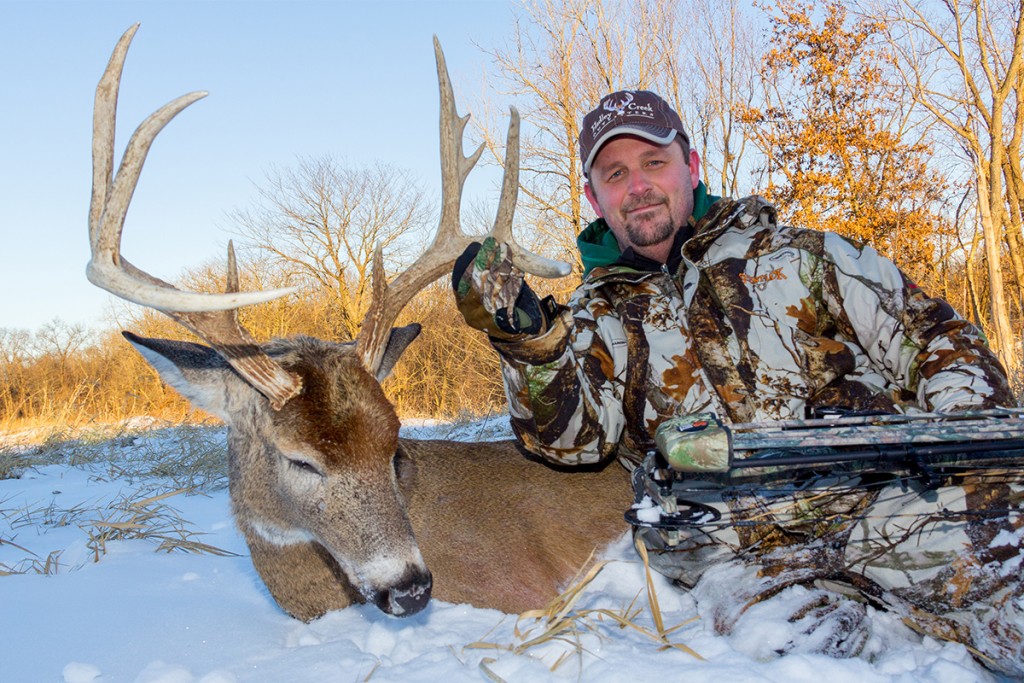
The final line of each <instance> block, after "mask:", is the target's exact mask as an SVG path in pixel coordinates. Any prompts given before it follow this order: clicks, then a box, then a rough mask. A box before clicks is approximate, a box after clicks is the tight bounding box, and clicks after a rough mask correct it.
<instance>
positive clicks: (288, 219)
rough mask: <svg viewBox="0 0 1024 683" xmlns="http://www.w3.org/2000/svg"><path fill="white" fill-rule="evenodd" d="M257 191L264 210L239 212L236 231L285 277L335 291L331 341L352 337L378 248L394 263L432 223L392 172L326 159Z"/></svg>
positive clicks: (410, 186) (406, 183) (272, 178)
mask: <svg viewBox="0 0 1024 683" xmlns="http://www.w3.org/2000/svg"><path fill="white" fill-rule="evenodd" d="M259 193H260V197H261V199H262V202H263V203H262V206H260V207H258V208H256V209H252V210H245V211H239V212H236V213H235V215H234V219H235V222H236V225H237V231H238V233H239V234H240V235H241V236H242V237H243V238H244V240H245V241H246V242H247V244H248V246H251V247H254V248H255V249H256V250H258V251H260V252H262V253H264V254H266V255H268V256H270V257H271V259H272V262H274V263H275V264H276V265H278V266H279V267H280V268H281V269H282V272H283V273H284V274H286V275H287V276H289V277H293V278H295V279H296V280H297V282H298V283H300V284H301V283H305V284H312V286H314V287H317V288H320V289H322V290H323V291H325V292H330V293H331V295H332V299H333V304H334V315H335V320H334V322H333V328H334V329H333V330H332V331H331V333H330V335H329V336H331V337H333V338H335V339H339V340H348V339H354V338H355V335H356V333H357V332H358V326H359V321H360V320H361V319H362V316H363V313H365V311H366V305H367V303H368V302H369V292H370V284H369V282H370V281H369V275H370V269H371V263H372V260H373V250H374V248H375V246H376V245H377V244H378V243H379V244H380V245H381V246H382V247H383V249H384V255H385V260H387V261H388V262H392V261H395V260H397V259H396V258H395V256H396V254H395V252H396V250H397V247H398V245H399V243H400V240H401V239H402V238H403V236H407V235H409V234H410V233H411V232H412V231H414V230H416V229H418V228H420V227H422V226H423V225H425V223H426V221H427V220H428V219H429V216H430V213H431V211H430V206H429V205H428V202H427V201H426V200H425V199H424V196H423V193H422V191H421V190H420V189H419V187H417V185H416V183H414V182H413V181H412V180H411V179H410V177H409V174H408V173H406V172H405V171H402V170H400V169H397V168H394V167H392V166H388V165H385V164H378V165H376V166H373V167H370V168H350V167H345V166H342V165H340V164H338V163H337V162H335V161H334V160H332V159H329V158H326V157H323V158H318V159H306V160H303V161H301V162H300V163H299V164H298V166H297V167H295V168H293V169H288V170H284V171H273V172H271V173H269V174H268V175H267V179H266V183H265V184H264V185H263V186H262V187H260V188H259Z"/></svg>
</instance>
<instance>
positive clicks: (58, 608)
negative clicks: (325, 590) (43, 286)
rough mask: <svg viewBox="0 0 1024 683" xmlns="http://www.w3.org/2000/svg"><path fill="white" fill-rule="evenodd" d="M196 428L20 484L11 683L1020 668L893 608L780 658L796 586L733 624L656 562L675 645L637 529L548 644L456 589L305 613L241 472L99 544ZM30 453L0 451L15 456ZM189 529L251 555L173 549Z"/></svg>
mask: <svg viewBox="0 0 1024 683" xmlns="http://www.w3.org/2000/svg"><path fill="white" fill-rule="evenodd" d="M502 429H503V424H502V421H501V420H500V419H498V420H494V421H490V422H484V423H476V424H474V425H471V426H466V425H459V426H457V427H451V426H447V425H439V424H436V423H419V424H416V425H408V426H407V428H406V434H407V435H414V436H416V437H418V438H456V437H458V438H469V439H481V438H493V437H495V436H500V435H502ZM211 433H212V434H213V437H212V439H213V443H214V445H215V446H217V445H218V444H222V443H223V440H224V437H223V432H222V431H220V430H212V431H211ZM194 438H195V432H194V430H193V431H191V432H188V431H186V430H175V429H158V430H154V431H151V432H147V433H145V434H143V435H142V436H133V437H120V438H118V439H116V440H113V441H111V442H109V443H106V444H103V445H101V446H98V447H97V448H100V449H101V451H102V453H103V454H104V455H103V457H102V458H93V459H88V458H83V457H82V451H83V447H82V446H81V444H75V443H73V442H69V443H68V445H67V447H66V448H67V453H66V457H65V455H62V452H61V451H60V450H58V451H57V452H56V453H55V454H53V455H51V457H50V462H53V463H54V464H46V465H32V466H29V467H26V468H25V469H24V470H23V471H22V473H21V477H20V478H17V479H6V480H0V571H4V570H8V571H9V570H14V573H11V574H10V575H8V576H2V575H0V615H2V618H3V623H4V628H5V631H6V637H5V638H3V639H2V640H0V681H4V682H17V683H22V682H25V683H33V682H35V681H64V682H65V683H91V682H97V683H110V682H113V681H135V682H137V683H238V682H242V681H274V682H276V681H366V680H369V681H409V682H417V681H424V682H427V681H429V682H436V681H445V683H456V682H458V681H488V680H491V681H496V680H504V681H548V680H550V681H588V682H590V681H595V682H604V681H608V682H611V681H616V682H618V681H623V680H630V681H662V680H687V681H719V680H720V681H730V682H733V681H735V682H740V683H743V682H746V681H758V682H764V681H780V682H781V681H784V682H785V683H800V682H802V681H807V682H809V683H810V682H813V683H819V682H820V681H822V680H827V681H829V683H845V682H846V681H849V682H850V683H854V682H857V683H859V682H861V681H868V682H874V681H905V682H907V683H909V682H911V681H924V680H926V681H937V682H940V683H942V682H948V683H963V682H964V681H998V680H1001V679H999V678H998V677H996V676H993V675H992V674H990V673H988V672H987V671H986V670H985V669H983V668H982V667H980V666H979V665H978V664H976V663H975V662H974V661H973V660H972V659H971V657H970V655H969V654H968V653H967V651H966V649H965V648H963V647H962V646H960V645H956V644H951V643H940V642H937V641H935V640H932V639H928V638H925V639H923V640H922V639H921V638H920V637H919V636H917V635H916V634H914V633H913V632H911V631H910V630H908V629H907V628H906V627H905V626H903V625H902V624H901V623H900V622H899V621H898V620H897V619H895V618H894V617H893V616H892V615H889V614H885V613H879V612H873V611H872V612H870V619H871V635H870V637H869V640H868V643H867V645H866V646H865V648H864V652H863V653H862V655H861V656H860V657H858V658H854V659H847V660H838V659H831V658H829V657H826V656H823V655H819V654H808V653H800V652H794V653H791V654H787V655H784V656H777V655H775V654H774V650H775V649H776V648H777V646H778V645H779V644H780V643H783V642H785V641H786V639H787V638H793V637H799V635H800V634H799V633H798V632H797V631H798V629H799V624H792V623H790V622H789V621H788V620H787V615H788V614H790V613H791V612H790V610H789V609H788V608H791V607H792V605H787V604H786V603H787V599H786V597H785V596H780V599H773V600H771V601H767V602H765V603H761V604H758V605H755V606H754V607H752V608H751V611H752V613H754V614H756V618H753V619H745V620H744V621H743V622H742V624H741V626H739V627H737V629H736V630H735V631H734V632H733V634H731V635H730V636H728V637H722V636H717V635H715V634H714V631H713V629H712V627H711V624H710V620H709V619H707V618H702V617H701V613H700V609H699V606H698V604H697V603H696V602H695V600H694V598H693V596H692V595H690V594H688V593H686V592H684V591H682V590H679V589H677V588H674V587H673V586H671V585H670V584H669V583H668V582H666V581H663V580H661V577H658V576H657V575H655V577H654V581H653V585H654V587H655V590H656V595H657V600H658V604H659V606H660V613H661V616H662V618H663V621H664V625H665V628H666V629H671V628H672V627H674V626H677V625H679V628H677V629H675V630H671V632H670V634H669V635H668V636H667V638H668V642H669V643H671V644H673V645H675V647H665V643H664V642H662V641H659V640H657V639H656V638H655V637H653V636H652V635H651V634H652V633H653V632H655V631H656V630H657V626H656V623H655V619H654V617H653V615H652V611H651V609H650V607H649V604H648V600H647V595H646V592H645V585H646V580H645V572H644V567H643V565H642V563H641V562H640V560H639V559H638V558H637V556H636V554H635V553H634V551H633V550H632V547H631V545H630V543H629V540H628V538H626V536H625V535H624V537H623V538H622V539H621V540H620V541H619V542H618V543H616V544H615V545H614V546H613V547H612V548H610V549H608V550H607V551H606V553H605V558H606V559H608V560H609V563H608V564H607V565H605V567H604V568H603V570H602V571H601V572H600V573H599V574H598V575H597V576H596V578H594V579H593V581H592V582H591V583H590V584H589V585H588V586H587V588H586V590H585V592H584V593H583V595H582V597H581V598H580V600H579V602H577V603H576V604H575V606H574V609H575V611H576V612H577V614H581V615H583V616H580V617H579V618H578V619H576V621H575V622H574V623H575V625H576V627H577V628H576V633H575V634H573V633H571V632H568V633H566V634H563V637H561V638H558V639H553V640H549V641H547V642H544V643H542V644H537V645H534V646H531V647H526V646H525V645H524V643H526V642H527V641H529V640H530V639H532V638H535V637H537V636H539V635H541V634H542V633H543V631H544V629H545V625H544V624H543V623H542V622H539V621H537V620H534V619H529V618H517V617H516V616H513V615H506V614H501V613H499V612H497V611H494V610H486V609H476V608H473V607H470V606H468V605H453V604H446V603H442V602H440V601H433V602H432V603H431V604H430V606H428V607H427V609H425V610H424V611H423V612H421V613H419V614H417V615H415V616H412V617H408V618H405V619H398V618H395V617H389V616H387V615H384V614H383V613H381V612H379V611H378V610H377V609H375V608H373V607H369V606H357V607H352V608H349V609H346V610H341V611H338V612H334V613H330V614H328V615H326V616H324V617H323V618H321V619H319V620H317V621H314V622H312V623H309V624H305V623H302V622H300V621H297V620H295V619H292V618H290V617H288V616H287V615H285V614H284V613H283V612H282V611H281V610H280V609H278V608H277V606H276V605H275V604H274V602H273V600H272V599H271V597H270V595H269V593H268V592H267V590H266V589H265V588H264V587H263V584H262V583H261V581H260V579H259V576H258V575H257V574H256V572H255V570H254V569H253V567H252V564H251V563H250V561H249V558H248V557H247V555H246V547H245V543H244V541H243V539H242V537H241V536H240V534H239V533H238V532H237V530H236V529H235V527H234V524H233V521H232V519H231V512H230V505H229V501H228V495H227V490H226V488H224V484H225V481H224V480H223V478H220V479H217V478H214V479H212V480H211V479H205V480H203V481H204V482H205V483H204V485H203V486H201V487H200V488H201V489H202V491H201V492H200V493H196V492H195V491H192V492H188V493H177V494H175V495H172V496H169V497H166V498H163V499H153V500H151V501H150V502H149V503H148V504H147V505H148V508H147V509H149V510H154V511H156V512H157V513H158V514H156V515H155V517H154V519H155V521H154V522H152V523H151V528H152V529H153V530H154V531H153V532H152V533H151V534H150V535H149V536H150V537H148V538H134V539H133V538H125V539H123V540H116V539H113V538H107V539H105V540H103V541H102V542H100V541H98V540H97V539H98V538H99V537H100V536H101V535H102V532H103V531H104V530H108V531H109V530H111V529H115V528H121V527H118V526H117V525H119V524H120V525H121V526H122V527H130V526H131V522H132V520H135V519H136V518H135V517H133V515H138V514H139V509H140V508H139V505H138V504H137V503H138V501H144V500H146V499H151V498H152V497H154V496H157V495H159V494H161V493H167V492H173V491H176V490H178V489H179V488H181V480H180V477H178V478H174V479H169V478H167V477H166V476H157V475H155V474H144V473H142V472H143V469H144V468H142V467H140V466H139V465H138V463H139V462H140V461H141V460H143V459H144V458H145V457H146V455H145V454H146V453H152V452H161V451H164V452H171V451H173V450H175V449H178V450H182V449H186V450H187V448H188V447H187V446H185V445H183V444H184V442H185V441H186V440H188V439H194ZM24 452H25V451H24V450H19V451H18V453H19V454H24ZM13 453H14V451H12V450H7V451H0V459H2V458H11V457H14V455H13ZM71 461H74V462H75V463H77V464H75V465H72V464H69V462H71ZM0 470H2V468H0ZM133 502H134V503H136V505H134V506H133ZM623 505H624V508H625V507H626V506H627V505H628V501H623ZM143 507H146V506H143ZM130 530H131V529H130V528H129V531H130ZM190 534H191V535H190ZM198 534H202V535H201V536H200V535H198ZM127 535H129V536H130V534H127ZM175 538H178V539H181V538H185V539H187V540H190V541H199V542H202V543H205V544H208V545H210V546H213V547H215V548H218V549H221V550H222V551H228V552H229V553H233V554H226V555H218V554H210V553H190V552H183V551H181V550H177V551H173V552H166V551H163V550H158V548H159V546H160V543H161V542H162V541H167V539H171V540H173V539H175ZM47 560H49V564H47ZM54 563H56V564H54ZM44 571H45V572H46V573H40V572H44ZM801 590H803V589H801ZM792 593H793V595H792V600H794V601H799V600H800V599H801V597H802V596H801V595H800V594H799V591H798V590H793V591H792ZM597 610H606V612H605V614H603V615H601V614H600V613H599V612H597ZM869 610H870V608H869ZM635 612H638V613H636V614H634V613H635ZM622 614H629V617H630V620H631V621H632V624H633V625H631V626H627V627H625V628H622V627H620V626H619V625H617V623H616V621H615V620H614V618H612V616H610V615H622ZM693 653H696V654H697V655H699V657H697V656H695V655H694V654H693ZM556 665H557V666H556Z"/></svg>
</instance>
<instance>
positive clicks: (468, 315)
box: [452, 237, 555, 341]
mask: <svg viewBox="0 0 1024 683" xmlns="http://www.w3.org/2000/svg"><path fill="white" fill-rule="evenodd" d="M452 289H454V291H455V303H456V305H457V306H458V307H459V311H460V312H461V313H462V317H463V318H465V319H466V323H468V324H469V326H470V327H474V328H476V329H478V330H483V331H484V332H486V333H487V334H489V335H490V336H491V337H492V338H494V339H499V340H502V341H518V340H522V339H526V338H529V337H534V336H538V335H541V334H543V333H544V332H546V331H547V329H548V323H549V321H550V319H551V315H552V312H553V311H554V307H555V304H554V301H553V300H552V299H551V297H547V298H546V299H544V300H543V301H541V300H540V299H538V298H537V295H536V294H534V292H533V290H532V289H530V286H529V285H527V284H526V282H525V281H524V280H523V271H521V270H519V269H518V268H516V267H515V265H513V264H512V260H511V255H510V254H509V250H508V246H507V245H506V244H504V243H503V242H497V241H496V240H495V239H494V238H493V237H488V238H486V239H485V240H484V241H483V243H482V244H481V243H477V242H474V243H473V244H471V245H469V247H468V248H467V249H466V251H464V252H462V256H460V257H459V258H458V259H457V260H456V261H455V267H454V268H453V269H452Z"/></svg>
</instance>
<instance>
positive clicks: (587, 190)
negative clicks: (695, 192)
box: [583, 183, 696, 218]
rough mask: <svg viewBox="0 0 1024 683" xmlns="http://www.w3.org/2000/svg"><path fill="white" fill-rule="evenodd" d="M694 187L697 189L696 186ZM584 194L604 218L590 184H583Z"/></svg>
mask: <svg viewBox="0 0 1024 683" xmlns="http://www.w3.org/2000/svg"><path fill="white" fill-rule="evenodd" d="M694 187H696V185H695V186H694ZM583 193H584V194H585V195H587V201H589V202H590V207H591V208H592V209H594V213H596V214H597V217H598V218H604V213H603V212H602V211H601V205H600V204H598V203H597V196H596V195H595V194H594V189H593V188H592V187H590V183H584V184H583Z"/></svg>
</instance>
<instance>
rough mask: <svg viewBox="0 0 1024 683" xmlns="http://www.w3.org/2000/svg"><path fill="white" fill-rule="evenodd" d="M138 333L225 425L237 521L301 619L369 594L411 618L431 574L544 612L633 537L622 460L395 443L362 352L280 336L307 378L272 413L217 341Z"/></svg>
mask: <svg viewBox="0 0 1024 683" xmlns="http://www.w3.org/2000/svg"><path fill="white" fill-rule="evenodd" d="M129 339H130V340H131V341H132V342H133V343H135V344H136V346H137V347H138V348H139V350H140V351H142V352H143V353H144V355H146V357H147V359H149V360H150V362H152V363H153V364H154V366H156V367H157V369H158V370H159V371H160V372H161V374H162V375H163V376H164V378H165V379H166V380H167V381H168V382H169V383H171V384H172V385H173V386H175V387H176V388H178V389H179V391H182V393H184V394H185V395H186V396H188V397H189V398H190V400H192V401H193V402H194V403H196V404H197V405H199V406H201V407H203V408H206V409H207V410H210V411H212V412H214V413H217V414H219V415H220V416H221V417H222V418H223V419H224V420H225V422H227V424H228V426H229V432H228V456H229V469H230V490H231V500H232V505H233V508H234V511H235V517H236V521H237V523H238V526H239V528H240V529H241V530H242V532H243V534H244V535H245V538H246V542H247V543H248V545H249V549H250V552H251V554H252V559H253V564H254V566H255V567H256V570H257V571H258V572H259V574H260V576H261V577H262V578H263V581H264V583H265V584H266V586H267V588H268V589H269V591H270V593H271V595H272V596H273V597H274V599H275V600H276V601H277V602H278V604H279V605H280V606H281V607H282V609H284V610H285V611H286V612H288V613H289V614H291V615H292V616H295V617H297V618H299V619H303V620H307V621H308V620H310V619H314V618H316V617H319V616H321V615H322V614H324V613H325V612H327V611H330V610H333V609H339V608H342V607H345V606H347V605H349V604H352V603H353V602H362V601H373V602H375V603H376V604H377V605H378V606H379V607H381V609H384V610H385V611H388V612H390V613H394V614H400V615H405V614H412V613H414V612H416V611H418V610H419V609H421V608H422V607H423V606H424V605H425V604H426V601H427V599H428V598H429V596H430V594H431V593H430V591H431V574H432V575H433V578H432V582H433V589H432V590H433V595H434V596H435V597H437V598H440V599H442V600H446V601H449V602H454V603H468V604H471V605H474V606H476V607H489V608H494V609H499V610H501V611H505V612H521V611H524V610H526V609H530V608H536V607H541V606H543V605H544V604H545V603H546V602H548V601H549V600H551V599H552V598H554V597H555V596H556V595H557V594H558V593H559V591H560V590H561V589H562V588H563V587H564V586H565V584H566V583H567V582H568V581H569V580H570V579H571V578H572V577H573V575H574V574H575V573H576V572H577V571H578V570H580V569H581V568H582V567H583V565H584V564H585V563H586V561H587V558H588V557H589V556H590V555H591V553H594V552H595V551H600V550H601V549H602V548H603V547H604V546H606V545H607V544H608V543H609V542H611V541H613V540H615V539H616V538H618V537H619V536H620V535H621V534H623V533H624V532H625V531H626V528H627V526H626V523H625V521H624V519H623V516H622V515H623V511H624V509H625V508H626V507H627V506H628V505H629V502H630V500H631V490H630V486H629V477H628V475H627V473H626V472H625V470H623V469H622V468H621V467H620V466H618V465H617V464H611V465H609V466H608V467H606V468H604V469H603V470H601V471H593V472H583V471H578V472H565V471H559V470H556V469H553V468H551V467H548V466H547V465H544V464H541V463H539V462H536V461H533V460H531V459H528V458H527V456H526V455H524V453H523V452H522V451H520V450H519V448H518V446H517V445H516V444H515V442H513V441H502V442H495V443H464V442H454V441H417V440H410V439H399V438H398V428H399V421H398V418H397V416H396V415H395V412H394V408H393V407H392V406H391V404H390V403H388V401H387V400H386V398H385V396H384V392H383V391H382V390H381V388H380V385H379V384H378V382H377V380H376V379H374V378H373V377H372V376H371V375H370V374H369V373H368V372H367V371H366V370H365V369H363V366H362V365H361V363H360V361H359V359H358V358H357V357H356V355H355V353H354V351H353V349H352V348H351V347H350V346H346V345H338V344H331V343H327V342H323V341H320V340H317V339H312V338H308V337H298V338H294V339H290V340H284V341H278V342H274V343H272V344H270V345H268V346H267V347H266V350H267V352H268V354H269V355H270V356H272V357H273V358H274V359H275V360H276V361H277V362H279V363H280V364H281V365H282V367H284V368H286V369H287V370H288V371H289V372H293V373H296V374H297V375H299V376H301V377H302V382H303V387H304V389H303V392H302V394H301V395H299V396H297V397H295V398H294V399H292V400H291V401H289V402H288V403H287V404H286V405H285V406H284V408H283V409H281V410H280V411H274V410H272V409H271V407H270V405H269V402H268V401H267V400H266V399H265V398H264V397H263V396H261V395H260V394H259V393H258V392H256V391H255V390H254V389H252V387H250V386H249V385H248V384H246V383H245V382H244V381H243V380H242V379H241V378H240V377H239V376H238V375H237V374H235V373H234V372H233V371H232V370H230V369H229V368H227V366H226V365H225V364H224V362H223V360H221V359H220V357H219V356H217V354H216V353H215V352H214V351H212V350H210V349H207V348H206V347H203V346H199V345H197V344H187V343H182V342H170V341H167V340H157V339H141V338H138V337H134V336H133V335H132V336H129ZM410 339H411V338H410ZM404 343H407V341H406V342H403V344H404ZM402 348H404V345H403V346H402ZM400 352H401V348H399V349H396V350H394V351H393V353H392V357H393V358H397V355H398V354H400ZM154 354H155V355H154ZM168 361H169V362H170V364H171V365H173V368H172V367H171V365H169V364H168ZM392 362H393V361H392ZM428 569H429V572H428V571H427V570H428Z"/></svg>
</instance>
